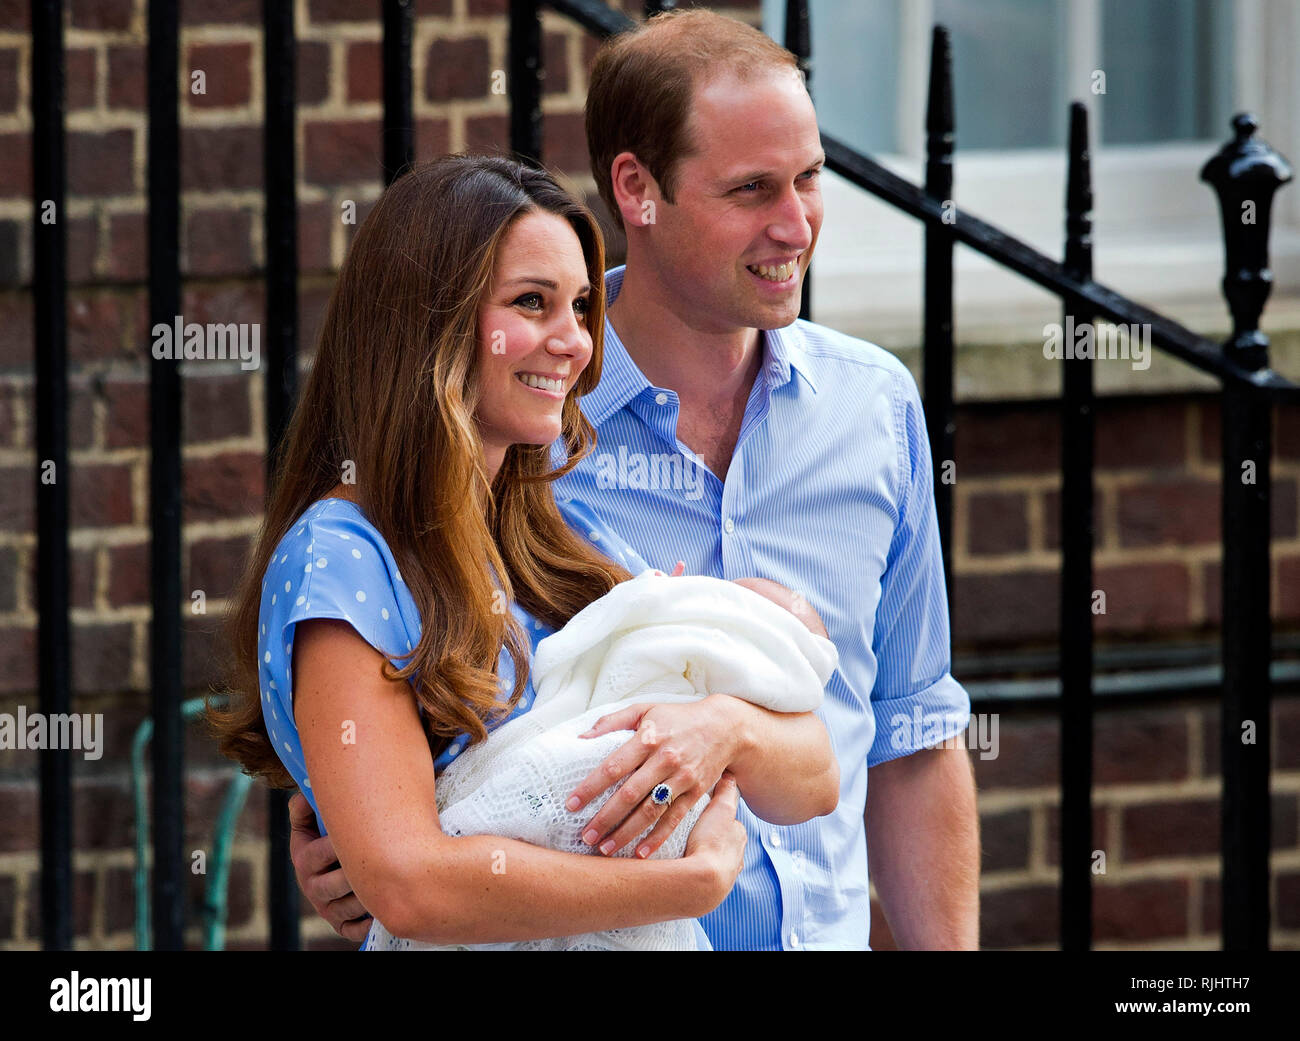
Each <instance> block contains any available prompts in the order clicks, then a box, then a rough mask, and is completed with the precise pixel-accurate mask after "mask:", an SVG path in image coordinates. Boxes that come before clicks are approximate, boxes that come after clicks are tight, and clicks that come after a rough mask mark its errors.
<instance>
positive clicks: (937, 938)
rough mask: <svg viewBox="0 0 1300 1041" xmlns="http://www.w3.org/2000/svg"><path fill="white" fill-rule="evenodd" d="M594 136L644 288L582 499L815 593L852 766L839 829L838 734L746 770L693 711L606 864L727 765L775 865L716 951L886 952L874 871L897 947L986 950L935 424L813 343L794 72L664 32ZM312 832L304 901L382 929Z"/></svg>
mask: <svg viewBox="0 0 1300 1041" xmlns="http://www.w3.org/2000/svg"><path fill="white" fill-rule="evenodd" d="M587 134H588V145H589V149H590V152H591V158H592V169H593V172H594V176H595V178H596V183H597V186H598V188H599V190H600V194H601V197H602V198H603V199H604V201H605V203H606V204H607V205H608V206H609V208H610V211H611V212H612V213H613V214H614V216H615V219H616V220H617V221H619V223H620V224H621V225H622V226H623V228H624V229H625V231H626V233H627V263H626V266H625V267H624V268H622V269H615V270H614V271H612V272H610V273H609V276H608V278H607V294H608V298H609V301H610V305H609V310H608V316H607V324H606V327H605V354H604V364H603V369H602V375H601V381H600V384H599V386H598V387H597V388H596V390H595V391H594V392H592V393H591V394H589V395H588V396H587V397H585V398H584V399H583V400H582V408H583V411H584V412H585V413H586V415H587V417H588V418H589V419H590V420H591V422H592V424H593V425H594V426H595V427H596V430H597V436H598V441H597V450H596V452H595V453H594V454H593V455H592V456H590V457H588V458H587V459H584V460H583V461H582V463H581V464H580V465H579V467H578V468H577V469H575V470H574V472H573V473H571V474H569V475H568V476H567V477H565V478H563V479H562V480H561V481H560V482H559V483H558V485H557V488H556V491H557V494H558V495H568V496H572V497H573V498H575V499H580V500H583V501H585V502H587V503H589V504H591V505H592V506H594V507H595V508H596V509H597V510H598V511H599V512H600V513H601V514H602V516H603V517H604V518H605V519H606V520H608V521H609V523H610V524H611V525H612V527H613V528H614V530H616V531H618V532H619V533H620V534H621V535H622V536H623V537H624V538H625V539H626V540H627V541H628V542H629V543H631V545H632V546H633V547H634V548H636V549H637V550H638V551H639V552H640V553H641V555H642V556H643V557H644V558H645V559H646V560H647V561H648V562H649V563H650V564H652V565H653V566H655V567H659V568H662V569H664V570H670V569H671V568H672V566H673V562H674V561H676V560H678V559H680V560H682V561H684V562H685V564H686V570H687V571H688V572H689V573H695V574H711V575H715V576H718V577H722V578H736V577H742V576H748V575H759V576H762V577H764V578H769V579H773V580H775V581H777V582H780V583H782V584H784V585H786V586H789V587H791V588H793V589H796V590H799V591H800V595H801V596H802V597H803V598H804V599H805V601H806V603H807V604H808V605H810V606H811V607H812V608H814V609H815V610H816V611H817V612H818V614H820V616H821V618H822V619H823V620H824V622H825V624H826V627H827V629H828V630H829V632H830V636H831V638H832V639H833V640H834V641H835V644H836V646H837V647H838V648H839V651H840V656H841V661H840V668H839V669H838V670H837V672H836V673H835V675H834V676H833V677H832V679H831V682H830V683H829V684H828V686H827V690H826V701H825V703H824V705H823V708H822V709H821V710H819V712H818V713H817V714H816V716H817V718H818V719H820V720H821V721H822V722H823V723H824V724H825V732H826V733H827V734H829V736H830V743H831V749H832V751H833V754H834V757H835V759H837V760H838V766H839V802H838V805H837V806H836V807H835V808H834V809H833V811H830V812H828V808H827V807H824V806H820V805H816V804H815V803H814V801H813V799H812V797H811V795H810V794H809V793H811V792H813V791H814V790H816V782H817V780H818V778H822V777H824V773H823V772H822V767H821V765H820V760H819V758H818V756H817V753H818V751H819V749H820V747H821V745H824V743H825V734H822V733H820V732H814V730H810V729H809V728H808V727H807V726H805V725H803V724H804V722H805V721H806V719H807V717H805V718H804V719H803V720H799V719H793V718H792V719H789V720H782V719H780V718H779V717H776V714H772V713H768V714H767V716H769V717H772V718H764V717H762V716H760V715H758V713H762V712H763V710H761V709H756V710H754V713H753V714H751V715H750V716H746V717H743V718H742V717H741V716H738V715H737V716H733V717H732V718H731V723H730V725H731V726H732V727H734V728H742V729H744V731H745V734H746V737H747V740H748V744H746V745H745V749H746V751H745V759H744V761H743V763H742V762H740V761H739V760H738V759H733V760H731V761H730V763H728V761H727V760H726V758H725V757H723V756H721V755H720V754H718V753H717V749H719V748H721V747H722V746H723V744H724V743H726V742H729V741H730V740H731V738H732V735H731V734H728V733H726V732H725V730H724V729H723V728H722V723H723V722H724V721H722V720H720V718H719V717H717V716H716V715H715V716H714V717H712V718H706V717H705V716H704V714H703V713H702V712H700V713H694V714H691V713H684V714H679V715H677V716H674V717H671V727H670V730H671V733H668V734H666V735H665V734H659V735H657V737H656V739H655V740H654V742H653V744H654V750H653V751H647V750H646V748H645V747H644V745H645V744H646V741H644V740H642V741H639V740H638V738H633V739H631V740H629V741H628V742H627V744H626V745H624V746H623V747H622V748H621V749H620V750H619V751H618V752H616V753H614V755H613V756H611V757H610V761H615V760H617V762H616V765H617V766H618V771H619V772H618V774H617V776H619V777H622V776H625V775H630V779H629V780H628V781H627V782H626V783H625V785H624V789H626V790H627V792H626V796H627V797H626V799H625V800H623V801H622V802H618V803H616V800H618V799H619V795H618V794H616V796H615V797H614V798H612V799H611V800H610V803H609V804H608V805H607V806H606V808H604V809H602V811H601V813H600V814H598V815H597V817H596V818H594V819H593V825H596V826H597V827H596V830H597V831H598V832H599V836H598V841H599V842H600V843H602V844H603V843H604V841H605V839H606V838H607V837H613V838H615V840H616V841H617V843H618V844H617V846H616V847H615V848H621V846H622V845H623V844H625V843H626V842H627V841H629V840H630V838H631V837H634V836H635V835H636V834H637V833H638V832H639V831H640V830H641V829H642V828H643V827H644V825H645V824H648V823H649V822H650V821H651V820H654V819H655V817H654V816H653V812H654V811H653V810H652V809H647V807H648V806H649V805H650V801H649V800H647V799H646V798H645V796H647V795H648V793H649V791H650V789H651V787H652V786H653V784H654V781H655V780H657V779H659V780H661V779H663V777H664V776H666V774H667V772H670V771H668V770H667V767H666V766H664V765H663V764H665V763H668V762H672V763H674V764H676V763H679V762H680V761H682V760H683V759H686V760H689V761H690V762H691V763H692V764H694V767H695V770H694V772H695V774H696V780H697V782H698V784H699V785H700V786H701V790H704V791H707V790H708V789H709V788H711V787H712V785H713V783H714V782H715V781H716V779H717V778H718V777H719V776H721V773H722V770H723V769H725V768H728V766H730V769H731V770H732V772H733V773H735V774H736V776H737V781H738V784H739V788H740V794H741V796H742V802H741V805H740V809H739V819H740V820H741V821H742V822H743V823H744V824H745V826H746V829H747V831H748V835H749V839H750V841H749V842H748V843H747V844H746V847H745V864H744V868H743V869H742V871H741V873H740V876H739V878H738V879H737V882H736V885H735V887H734V888H733V890H732V892H731V894H730V896H728V898H727V899H726V900H725V901H724V902H723V903H722V904H721V905H720V906H719V907H718V908H717V909H716V910H715V911H714V912H712V913H711V914H710V915H707V916H706V917H705V918H703V919H701V924H702V925H703V927H704V929H705V932H706V933H707V934H708V936H709V939H710V940H711V942H712V943H713V946H714V947H715V949H719V950H722V949H755V948H767V949H786V950H795V949H807V948H836V949H844V948H849V949H866V948H867V947H868V943H867V940H868V936H869V916H870V901H869V897H868V877H867V851H868V847H869V849H870V863H871V869H872V877H873V878H874V881H875V883H876V887H877V890H878V892H879V894H880V898H881V901H882V904H883V906H884V910H885V913H886V916H887V917H888V920H889V924H890V926H891V927H892V931H893V934H894V937H895V939H896V941H897V942H898V943H899V945H900V946H902V947H906V948H974V947H975V946H977V936H978V861H979V839H978V820H977V816H976V811H975V796H974V782H973V777H972V773H971V767H970V762H969V758H968V757H967V755H966V753H965V751H964V750H963V749H962V748H960V747H942V746H941V747H922V744H921V742H922V740H923V739H924V740H926V741H928V742H929V743H930V744H931V745H934V744H935V743H936V741H939V740H943V739H946V738H949V737H952V736H955V735H956V734H957V733H960V732H961V731H962V730H964V729H965V727H966V725H967V723H968V721H969V709H970V703H969V698H968V697H967V695H966V692H965V691H964V690H963V689H962V688H961V686H960V685H959V684H958V683H957V682H956V681H955V680H954V679H953V678H952V676H951V675H950V673H949V649H948V621H947V603H946V597H945V590H944V584H943V581H944V580H943V567H942V561H941V557H940V548H939V542H938V527H937V523H936V521H935V515H934V492H933V483H932V482H933V477H932V471H931V463H930V456H929V446H928V442H927V439H926V433H925V422H924V417H923V414H922V410H921V404H920V399H919V396H918V394H917V391H916V385H915V382H914V381H913V380H912V378H911V376H910V374H909V373H908V372H907V370H906V368H905V367H904V366H903V365H902V364H901V363H900V362H899V361H898V360H897V359H896V358H894V357H893V356H892V355H890V354H888V353H887V352H885V351H883V350H881V349H880V348H878V347H876V346H874V345H872V344H868V343H865V342H863V341H860V340H855V339H852V338H849V337H846V336H843V335H841V334H839V333H835V332H833V331H832V330H829V329H825V328H823V327H821V326H817V325H814V324H812V323H808V322H802V321H799V322H796V318H797V316H798V309H799V300H800V287H801V285H802V281H803V278H804V276H805V274H806V272H807V270H808V263H809V260H810V258H811V256H812V252H813V248H814V246H815V245H816V241H817V235H818V232H819V230H820V227H821V221H822V200H821V194H820V189H819V186H818V179H819V176H820V170H821V167H822V164H823V162H824V159H825V156H824V154H823V152H822V148H821V144H820V139H819V133H818V129H817V122H816V115H815V113H814V111H813V107H812V103H811V101H810V99H809V97H808V94H807V92H806V90H805V89H804V86H803V82H802V79H801V77H800V76H799V73H798V70H797V67H796V65H795V61H794V58H793V56H792V55H790V53H789V52H787V51H785V50H784V49H783V48H780V47H778V46H777V45H776V44H775V43H773V42H772V41H771V40H769V39H768V38H767V37H766V36H764V35H763V34H762V33H761V32H758V31H757V30H755V29H753V28H751V27H749V26H746V25H744V24H742V23H740V22H737V21H734V20H731V19H727V18H723V17H721V16H718V15H715V14H713V13H711V12H708V11H702V10H691V11H683V12H675V13H672V14H669V15H664V16H660V17H657V18H654V19H652V20H651V21H650V22H648V23H647V24H646V25H645V26H642V27H640V28H639V29H637V30H636V31H634V32H632V33H628V34H625V35H623V36H620V37H616V38H614V39H613V40H612V41H610V42H608V43H607V44H606V45H605V47H604V48H603V49H602V51H601V54H600V55H599V57H598V58H597V61H596V64H595V67H594V68H593V71H592V79H591V86H590V90H589V93H588V100H587ZM751 708H752V706H751ZM623 716H624V714H622V713H620V714H618V715H617V716H615V717H612V718H611V719H610V721H609V725H607V726H604V729H605V730H613V729H632V728H637V729H638V737H639V738H644V737H645V736H646V731H647V727H646V725H645V720H644V718H641V717H640V716H638V717H637V718H623ZM644 716H645V717H649V716H650V713H649V712H646V713H644ZM664 718H665V719H668V718H669V717H664ZM922 718H923V719H925V720H926V725H925V726H917V725H915V721H916V720H917V719H922ZM651 729H652V728H651ZM816 730H817V731H820V728H816ZM819 742H820V743H821V744H820V745H819ZM727 747H728V748H729V749H734V748H735V747H738V746H735V745H728V746H727ZM735 754H736V755H737V756H738V755H739V753H735ZM868 767H870V773H869V777H870V785H869V786H868ZM611 776H612V775H611ZM608 784H609V780H608V778H607V777H605V776H603V775H599V774H594V775H593V776H592V777H591V778H588V779H587V780H586V781H584V782H583V784H582V785H580V786H579V788H578V790H577V793H576V794H577V795H578V796H579V798H580V801H581V802H582V803H583V804H585V803H586V801H588V800H589V799H590V798H592V797H594V796H595V795H596V794H598V793H599V792H600V791H602V790H603V789H604V788H605V787H606V786H608ZM679 794H680V793H679ZM689 801H691V800H689V799H685V798H684V799H682V800H681V803H682V804H688V803H689ZM685 808H688V806H687V805H682V806H681V807H680V809H679V806H678V805H677V804H674V805H673V807H672V809H671V810H669V811H668V814H667V815H665V816H664V817H662V818H661V824H662V825H664V826H668V827H669V828H670V826H671V823H672V818H673V817H674V816H676V815H677V814H678V813H679V812H681V811H684V809H685ZM647 814H649V815H647ZM313 826H314V822H313V821H312V818H311V815H310V813H308V814H306V815H305V817H304V815H302V814H300V813H297V812H295V842H294V847H295V852H294V862H295V867H296V868H297V870H298V876H299V881H300V882H301V883H302V885H303V888H304V891H305V892H306V893H307V895H308V897H309V899H311V901H312V903H313V905H314V906H316V908H317V910H318V911H320V912H321V913H322V914H324V915H325V917H326V918H327V919H328V920H329V921H330V922H331V924H332V925H334V927H335V928H336V929H338V930H339V931H340V932H341V933H343V934H344V935H347V936H350V937H353V938H359V937H360V936H361V935H364V932H365V923H363V922H357V921H355V919H356V917H357V916H358V915H359V914H360V913H361V912H360V905H359V904H358V903H357V902H356V899H355V897H354V896H352V895H351V894H350V891H349V888H350V887H348V886H347V883H346V879H344V878H343V877H342V873H341V872H340V871H337V870H335V871H329V870H328V868H329V865H330V864H331V862H332V860H333V852H332V849H331V848H330V847H329V844H328V839H316V838H315V832H314V827H313ZM615 829H617V830H615ZM665 834H666V832H663V828H662V827H661V828H659V829H657V830H656V832H654V833H652V834H651V836H650V842H651V844H652V845H654V846H655V847H656V848H657V845H658V842H659V841H662V838H663V837H664V835H665ZM312 839H314V841H309V840H312ZM348 919H353V921H352V923H351V924H349V925H345V924H344V923H345V922H346V921H347V920H348Z"/></svg>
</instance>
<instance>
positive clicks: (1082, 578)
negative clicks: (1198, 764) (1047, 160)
mask: <svg viewBox="0 0 1300 1041" xmlns="http://www.w3.org/2000/svg"><path fill="white" fill-rule="evenodd" d="M1069 148H1070V151H1069V160H1068V162H1069V168H1068V174H1067V178H1066V191H1065V263H1064V267H1065V270H1066V272H1067V274H1068V275H1069V276H1070V277H1071V278H1073V279H1076V280H1077V281H1079V282H1090V281H1092V161H1091V158H1090V155H1089V151H1088V110H1087V109H1086V108H1085V107H1084V106H1083V105H1082V104H1081V103H1080V102H1078V101H1076V102H1074V104H1072V105H1071V106H1070V145H1069ZM1086 306H1087V305H1086V304H1084V303H1083V302H1082V301H1081V300H1079V299H1077V298H1070V297H1067V298H1066V299H1065V306H1064V308H1063V312H1064V313H1063V316H1062V327H1063V328H1062V338H1063V341H1064V346H1065V358H1066V360H1065V363H1064V364H1065V368H1064V371H1063V375H1062V387H1061V615H1060V617H1061V636H1060V654H1061V818H1060V819H1061V949H1062V950H1067V951H1069V950H1074V951H1086V950H1088V949H1089V948H1090V947H1091V946H1092V856H1093V850H1092V669H1093V661H1092V618H1093V591H1092V550H1093V541H1094V539H1093V490H1092V470H1093V378H1092V359H1091V358H1090V357H1087V356H1083V357H1072V354H1073V351H1072V349H1071V348H1072V346H1073V344H1072V342H1071V341H1072V340H1073V339H1074V336H1073V330H1074V329H1075V328H1077V327H1079V326H1080V325H1083V324H1085V323H1090V322H1092V321H1093V318H1094V316H1093V315H1092V314H1091V312H1089V311H1087V310H1086ZM1094 340H1095V338H1094Z"/></svg>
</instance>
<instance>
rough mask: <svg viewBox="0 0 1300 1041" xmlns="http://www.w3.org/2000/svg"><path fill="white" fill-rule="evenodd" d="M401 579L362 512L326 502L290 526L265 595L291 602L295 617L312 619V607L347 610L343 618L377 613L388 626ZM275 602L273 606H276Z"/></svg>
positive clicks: (271, 567)
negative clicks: (283, 598) (300, 609)
mask: <svg viewBox="0 0 1300 1041" xmlns="http://www.w3.org/2000/svg"><path fill="white" fill-rule="evenodd" d="M402 587H403V583H402V575H401V572H400V570H399V569H398V566H397V561H396V559H395V558H394V556H393V552H392V550H391V549H390V548H389V545H388V543H387V542H386V541H385V540H384V537H383V535H381V534H380V533H379V530H378V529H377V528H376V527H375V526H374V525H373V524H372V523H371V522H370V521H369V520H368V519H367V518H366V515H365V513H364V512H362V510H361V508H360V507H359V506H357V505H356V504H355V503H353V502H349V501H347V500H345V499H321V500H319V501H318V502H315V503H313V504H312V505H311V506H309V507H308V508H307V509H306V510H304V511H303V513H302V514H301V516H299V517H298V518H297V520H295V521H294V523H293V524H291V525H290V526H289V529H288V530H287V531H286V532H285V534H284V537H283V538H281V540H280V542H279V543H278V544H277V545H276V547H275V551H274V553H273V554H272V556H271V559H270V561H269V562H268V564H267V569H266V576H265V582H264V584H263V589H264V590H265V592H266V593H267V594H269V595H271V596H275V597H276V598H277V599H278V598H279V597H280V596H282V595H283V596H286V597H288V598H289V600H290V603H292V604H293V605H294V606H295V607H302V608H305V610H303V611H295V612H293V615H294V616H304V617H306V616H309V615H310V613H313V612H312V608H311V602H312V600H313V598H315V599H316V601H317V604H318V605H323V603H325V602H329V603H331V604H334V605H336V606H340V605H341V607H342V608H343V609H344V612H345V613H343V617H346V618H347V620H349V621H351V620H353V619H352V617H351V616H352V615H354V614H356V613H366V612H367V609H369V610H372V611H377V612H378V613H379V615H380V620H381V621H384V622H386V621H388V620H389V615H390V609H391V607H392V606H393V601H394V600H395V599H397V600H399V601H400V600H401V599H402V598H401V597H400V595H399V590H401V589H402ZM274 604H275V601H272V602H271V605H274Z"/></svg>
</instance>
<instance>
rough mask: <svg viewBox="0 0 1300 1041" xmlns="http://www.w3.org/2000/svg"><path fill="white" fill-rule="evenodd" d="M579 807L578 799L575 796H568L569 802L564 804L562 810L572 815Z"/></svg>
mask: <svg viewBox="0 0 1300 1041" xmlns="http://www.w3.org/2000/svg"><path fill="white" fill-rule="evenodd" d="M581 805H582V800H581V799H579V798H578V797H577V796H576V795H570V796H569V801H568V802H566V803H565V804H564V808H565V809H566V810H568V811H569V812H570V813H572V812H573V811H574V810H576V809H577V808H578V807H579V806H581Z"/></svg>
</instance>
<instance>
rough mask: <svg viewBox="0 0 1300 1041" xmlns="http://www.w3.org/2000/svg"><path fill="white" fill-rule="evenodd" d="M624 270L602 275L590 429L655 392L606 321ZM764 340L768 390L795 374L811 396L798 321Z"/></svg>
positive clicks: (585, 404) (587, 408)
mask: <svg viewBox="0 0 1300 1041" xmlns="http://www.w3.org/2000/svg"><path fill="white" fill-rule="evenodd" d="M626 267H627V265H620V266H619V267H616V268H611V269H610V270H609V271H606V272H605V308H606V317H605V345H604V352H603V356H602V360H601V366H600V382H599V383H598V384H596V388H595V389H594V390H593V391H592V392H591V393H590V394H587V395H586V396H585V397H584V398H583V399H582V410H583V411H584V412H585V413H586V414H587V419H588V420H590V421H591V423H592V425H593V426H599V425H600V424H601V423H603V422H604V421H605V420H607V419H608V418H609V417H610V416H612V415H613V414H614V413H615V412H617V411H618V410H619V409H621V408H623V407H624V406H625V405H627V404H628V402H630V401H632V400H633V399H634V398H636V397H637V396H638V395H640V394H643V393H644V392H645V391H647V390H655V389H657V388H655V386H654V384H652V383H651V382H650V381H649V380H648V379H646V378H645V374H644V373H643V372H642V371H641V370H640V368H638V367H637V364H636V362H634V361H633V360H632V356H631V355H630V354H628V353H627V348H626V347H624V346H623V341H622V340H620V339H619V338H618V333H617V332H615V331H614V326H613V325H611V324H610V321H609V317H608V308H609V305H610V304H612V303H613V302H614V301H615V300H616V299H617V298H618V293H619V290H620V289H621V288H622V287H623V272H624V271H625V270H626ZM763 341H764V344H765V346H764V359H765V360H764V364H763V368H762V370H760V371H761V373H762V377H763V379H765V380H766V381H767V384H768V389H769V390H772V389H775V388H776V387H780V386H784V385H785V384H786V383H789V382H790V375H791V372H792V371H795V372H798V373H799V374H800V375H801V376H802V377H803V378H804V381H805V382H806V383H807V384H808V386H809V387H810V388H811V389H812V391H813V393H816V392H817V385H816V383H814V382H813V376H812V372H811V371H810V367H809V364H808V356H807V353H806V349H805V341H804V335H803V331H802V330H801V329H800V328H799V323H798V322H794V323H792V324H790V325H787V326H786V327H785V328H784V329H768V330H767V331H766V332H765V333H764V336H763Z"/></svg>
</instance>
